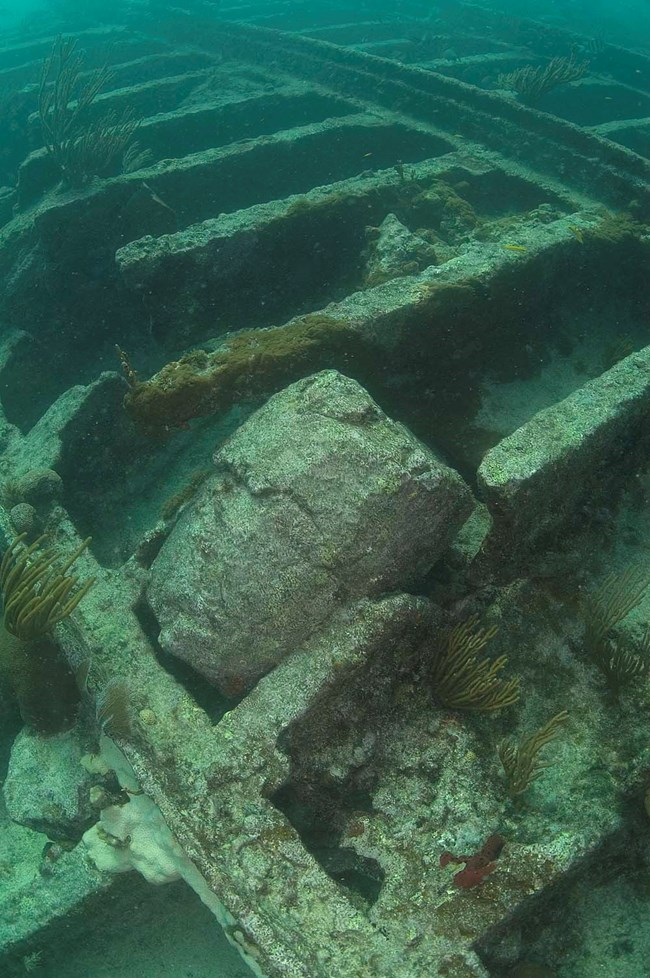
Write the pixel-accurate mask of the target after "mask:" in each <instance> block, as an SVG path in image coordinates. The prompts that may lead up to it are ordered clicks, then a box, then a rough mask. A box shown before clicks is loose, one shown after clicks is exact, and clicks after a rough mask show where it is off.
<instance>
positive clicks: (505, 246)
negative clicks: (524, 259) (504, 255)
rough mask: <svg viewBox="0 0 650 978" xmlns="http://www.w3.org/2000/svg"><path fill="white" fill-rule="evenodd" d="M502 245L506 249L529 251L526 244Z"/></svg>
mask: <svg viewBox="0 0 650 978" xmlns="http://www.w3.org/2000/svg"><path fill="white" fill-rule="evenodd" d="M501 247H502V248H505V250H506V251H528V248H527V247H526V245H514V244H505V245H501Z"/></svg>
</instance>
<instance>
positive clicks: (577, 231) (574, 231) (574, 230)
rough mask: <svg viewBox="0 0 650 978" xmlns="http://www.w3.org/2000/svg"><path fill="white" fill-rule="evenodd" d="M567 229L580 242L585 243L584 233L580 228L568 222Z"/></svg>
mask: <svg viewBox="0 0 650 978" xmlns="http://www.w3.org/2000/svg"><path fill="white" fill-rule="evenodd" d="M569 231H571V233H572V234H574V235H575V236H576V238H577V240H578V241H579V242H580V244H584V243H585V233H584V231H583V230H582V228H577V227H575V226H574V225H573V224H569Z"/></svg>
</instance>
